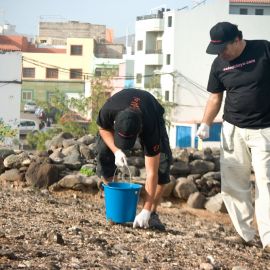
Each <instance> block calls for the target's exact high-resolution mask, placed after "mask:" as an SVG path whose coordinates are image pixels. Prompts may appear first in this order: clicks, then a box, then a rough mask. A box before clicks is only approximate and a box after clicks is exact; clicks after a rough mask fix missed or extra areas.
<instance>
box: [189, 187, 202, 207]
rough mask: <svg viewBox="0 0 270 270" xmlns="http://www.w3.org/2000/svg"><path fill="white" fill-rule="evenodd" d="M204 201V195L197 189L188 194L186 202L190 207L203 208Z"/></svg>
mask: <svg viewBox="0 0 270 270" xmlns="http://www.w3.org/2000/svg"><path fill="white" fill-rule="evenodd" d="M205 202H206V198H205V196H204V195H203V194H201V193H200V192H198V191H197V192H194V193H192V194H190V195H189V197H188V200H187V204H188V205H189V206H190V207H192V208H197V209H203V208H204V204H205Z"/></svg>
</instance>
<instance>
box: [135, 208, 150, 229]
mask: <svg viewBox="0 0 270 270" xmlns="http://www.w3.org/2000/svg"><path fill="white" fill-rule="evenodd" d="M150 215H151V211H149V210H146V209H143V210H142V211H141V212H140V214H138V215H137V216H136V218H135V220H134V222H133V228H136V227H140V228H148V227H149V224H148V221H149V219H150Z"/></svg>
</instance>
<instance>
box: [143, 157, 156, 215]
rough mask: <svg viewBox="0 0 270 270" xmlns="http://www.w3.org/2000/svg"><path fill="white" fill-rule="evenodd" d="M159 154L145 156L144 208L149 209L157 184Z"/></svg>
mask: <svg viewBox="0 0 270 270" xmlns="http://www.w3.org/2000/svg"><path fill="white" fill-rule="evenodd" d="M159 158H160V154H158V155H156V156H153V157H148V156H145V169H146V182H145V191H146V197H145V203H144V207H143V208H144V209H146V210H149V211H151V207H152V204H153V202H154V198H155V194H156V188H157V184H158V168H159Z"/></svg>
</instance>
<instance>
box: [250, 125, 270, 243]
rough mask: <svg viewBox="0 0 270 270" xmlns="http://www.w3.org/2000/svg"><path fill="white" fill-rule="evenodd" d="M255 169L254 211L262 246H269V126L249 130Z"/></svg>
mask: <svg viewBox="0 0 270 270" xmlns="http://www.w3.org/2000/svg"><path fill="white" fill-rule="evenodd" d="M250 133H251V134H250V136H249V138H250V140H249V142H250V147H251V150H252V164H253V168H254V171H255V176H256V181H255V213H256V221H257V225H258V230H259V235H260V238H261V241H262V244H263V247H264V248H265V247H266V246H269V248H270V128H265V129H260V130H250Z"/></svg>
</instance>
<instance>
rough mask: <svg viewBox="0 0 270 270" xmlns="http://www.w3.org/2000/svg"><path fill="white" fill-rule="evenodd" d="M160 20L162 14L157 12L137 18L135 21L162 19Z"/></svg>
mask: <svg viewBox="0 0 270 270" xmlns="http://www.w3.org/2000/svg"><path fill="white" fill-rule="evenodd" d="M162 18H163V13H162V12H159V13H157V14H148V15H143V16H137V18H136V21H141V20H149V19H162Z"/></svg>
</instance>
